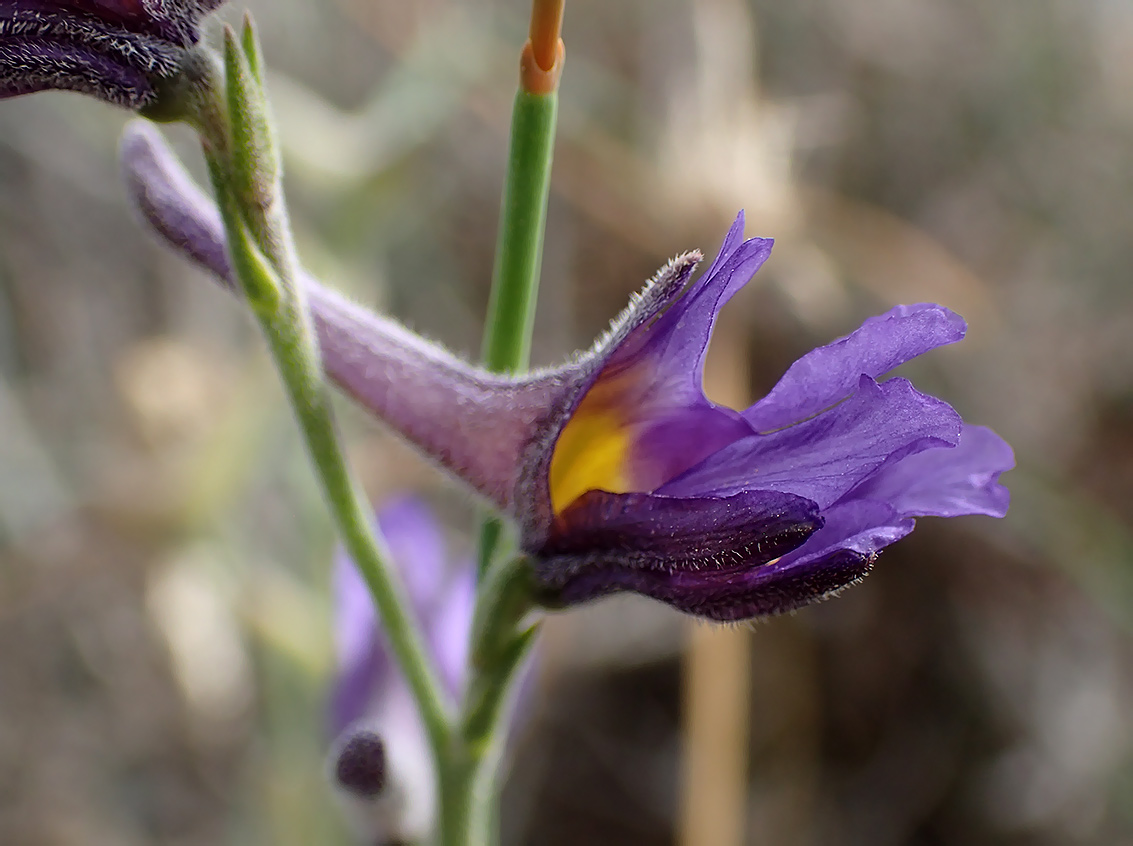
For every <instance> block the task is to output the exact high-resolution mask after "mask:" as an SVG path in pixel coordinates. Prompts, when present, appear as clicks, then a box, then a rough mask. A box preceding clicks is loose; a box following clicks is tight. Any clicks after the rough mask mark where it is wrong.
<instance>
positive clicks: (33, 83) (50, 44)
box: [0, 38, 153, 108]
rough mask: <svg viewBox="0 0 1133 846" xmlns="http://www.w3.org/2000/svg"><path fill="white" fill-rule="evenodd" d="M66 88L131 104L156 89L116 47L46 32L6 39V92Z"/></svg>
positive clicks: (0, 49) (0, 58)
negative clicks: (93, 46) (113, 49)
mask: <svg viewBox="0 0 1133 846" xmlns="http://www.w3.org/2000/svg"><path fill="white" fill-rule="evenodd" d="M49 88H64V89H67V90H69V91H78V92H80V93H83V94H91V95H93V96H96V97H100V98H101V99H103V100H107V101H109V102H112V103H114V104H116V105H119V106H124V107H126V108H138V107H140V106H141V105H143V104H144V103H145V102H146V101H147V100H148V99H149V98H150V97H151V96H152V95H153V83H152V81H151V79H150V78H149V77H148V76H147V75H146V73H145V72H144V71H143V70H142V69H140V68H139V67H137V66H136V65H134V64H131V63H129V62H127V61H125V60H124V59H122V58H120V57H119V56H118V55H117V54H116V53H114V52H111V51H107V52H105V53H99V52H96V51H94V50H92V49H89V48H87V47H85V46H84V45H81V44H68V43H59V42H57V41H51V40H47V39H43V38H22V39H19V40H16V41H14V40H10V39H7V38H3V39H0V98H5V97H16V96H19V95H22V94H33V93H35V92H36V91H45V90H47V89H49Z"/></svg>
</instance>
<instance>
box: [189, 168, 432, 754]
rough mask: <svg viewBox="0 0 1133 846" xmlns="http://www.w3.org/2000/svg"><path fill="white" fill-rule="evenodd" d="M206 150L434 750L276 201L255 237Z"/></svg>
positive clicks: (259, 308) (396, 603) (237, 261)
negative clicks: (261, 249)
mask: <svg viewBox="0 0 1133 846" xmlns="http://www.w3.org/2000/svg"><path fill="white" fill-rule="evenodd" d="M205 155H206V158H207V159H208V164H209V172H210V176H211V177H212V182H213V187H214V189H215V191H216V195H217V198H218V201H219V204H220V209H221V215H222V217H223V219H224V225H225V229H226V231H227V234H228V239H229V251H230V253H231V255H232V261H233V269H234V271H235V273H236V275H237V276H238V277H239V278H240V280H241V282H242V283H243V286H244V289H245V291H247V292H248V295H249V300H250V301H251V302H252V305H253V308H254V311H255V312H256V314H257V316H258V317H259V319H260V324H261V326H262V328H263V331H264V335H265V337H266V338H267V341H268V345H269V347H270V348H271V352H272V356H273V358H274V359H275V363H276V366H277V368H278V369H279V373H280V376H281V378H282V379H283V382H284V385H285V386H286V388H287V392H288V394H289V397H290V399H291V405H292V407H293V409H294V410H295V414H296V416H297V417H298V419H299V424H300V427H301V428H302V431H303V435H304V438H305V440H306V443H307V448H308V450H309V452H310V454H311V458H312V461H313V462H314V465H315V468H316V470H317V472H318V476H319V480H320V482H321V483H322V487H323V491H324V493H325V495H326V498H327V501H328V503H329V505H330V509H331V513H332V515H333V517H334V520H335V523H336V524H337V526H338V529H339V531H340V533H341V535H342V539H343V544H344V546H345V547H346V551H347V552H348V553H349V554H350V556H351V558H353V560H354V562H355V564H356V565H357V566H358V569H359V571H360V572H361V574H362V576H363V578H364V579H365V581H366V584H367V586H368V587H369V589H370V592H371V594H372V595H373V599H374V604H375V605H376V607H377V609H378V612H379V614H380V615H381V619H382V627H383V630H384V631H385V633H386V636H387V637H388V638H389V643H390V647H391V649H392V651H393V653H394V655H395V657H396V658H397V661H398V664H399V666H400V667H401V669H402V671H403V672H404V673H405V677H406V680H407V681H408V684H409V687H410V689H411V691H412V693H413V695H414V698H415V699H416V701H417V705H418V708H419V709H420V712H421V718H422V722H423V723H424V726H425V729H426V732H427V733H428V736H429V739H430V742H431V744H432V746H433V748H434V750H436V751H437V753H438V755H439V754H440V751H441V750H443V749H444V748H445V747H446V746H447V745H448V742H449V738H450V736H451V729H450V723H449V718H448V714H447V708H446V706H445V702H444V698H443V696H442V694H441V692H440V691H441V689H442V688H441V686H440V683H439V680H438V677H437V674H436V672H435V670H434V669H433V667H432V665H431V663H430V661H429V659H428V658H427V652H426V650H425V648H424V643H423V639H422V637H421V634H420V630H419V628H418V625H417V623H416V621H415V619H414V618H413V617H412V616H411V615H410V614H409V613H408V611H407V610H406V609H407V608H408V607H409V604H408V600H407V598H406V596H405V591H404V589H403V587H402V585H401V583H400V582H399V580H398V579H397V578H396V576H395V575H394V572H393V570H392V568H391V567H390V565H389V564H388V563H387V562H389V561H390V555H389V552H388V550H387V549H386V546H385V543H384V541H383V540H382V538H381V537H380V536H379V535H377V534H376V533H375V531H374V527H373V523H372V520H371V515H370V509H369V507H368V505H366V504H364V503H366V499H365V497H364V495H363V494H362V492H361V487H360V486H359V485H358V484H357V483H356V482H355V480H354V478H353V476H352V475H351V473H350V470H349V468H348V466H347V463H346V459H345V457H344V455H343V453H342V450H341V447H340V445H339V439H338V436H337V427H336V426H335V422H334V418H333V414H332V411H331V406H330V398H329V394H328V391H327V388H326V383H325V381H324V378H323V372H322V365H321V362H320V358H319V351H318V347H317V345H316V344H315V342H314V335H313V333H312V332H311V329H310V318H309V316H308V310H307V308H306V302H305V297H304V294H303V290H302V286H300V285H297V284H294V280H295V278H296V273H297V267H296V263H295V259H294V250H293V247H292V246H291V237H290V233H289V231H288V228H287V224H286V219H285V218H284V217H283V214H282V203H276V207H275V208H274V209H272V210H270V211H269V212H268V213H267V214H266V215H265V217H266V218H267V225H266V230H267V231H266V232H265V233H262V234H263V235H265V236H266V237H263V238H257V239H255V240H256V241H258V242H259V243H258V244H257V243H254V242H253V239H252V238H251V237H250V233H249V230H248V228H247V226H246V224H245V222H244V220H243V216H242V215H241V213H240V210H239V209H238V208H237V206H236V202H235V200H234V198H233V196H232V192H231V190H230V187H229V184H228V176H227V170H226V168H225V166H224V164H223V162H221V161H220V160H219V159H218V158H217V157H216V156H214V155H212V154H211V153H210V151H209V149H208V148H207V146H206V151H205ZM259 247H266V249H265V250H264V252H265V253H266V255H263V254H262V253H260V254H259V258H261V259H266V261H257V253H259ZM273 276H274V277H275V278H273ZM273 288H274V289H275V290H276V291H278V293H279V297H278V299H277V300H274V301H272V300H271V298H265V297H264V292H265V291H270V290H272V289H273Z"/></svg>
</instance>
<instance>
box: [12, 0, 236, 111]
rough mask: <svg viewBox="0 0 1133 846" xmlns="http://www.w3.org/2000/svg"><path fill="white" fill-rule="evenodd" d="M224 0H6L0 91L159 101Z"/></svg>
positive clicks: (135, 104)
mask: <svg viewBox="0 0 1133 846" xmlns="http://www.w3.org/2000/svg"><path fill="white" fill-rule="evenodd" d="M222 2H224V0H0V98H2V97H13V96H16V95H19V94H30V93H32V92H35V91H42V90H45V89H49V88H59V89H66V90H70V91H78V92H81V93H84V94H91V95H94V96H96V97H99V98H101V99H103V100H107V101H108V102H111V103H114V104H116V105H120V106H125V107H126V108H129V109H140V108H143V107H145V106H149V105H152V104H153V103H154V101H155V99H156V97H157V90H156V89H157V86H159V85H160V84H161V83H162V81H164V80H168V79H171V78H173V77H175V76H177V75H178V74H179V73H180V72H181V71H182V66H183V62H184V59H185V56H186V54H187V51H188V50H189V49H190V48H191V47H193V46H194V45H195V44H196V43H197V41H198V40H199V39H200V29H199V26H200V20H201V18H202V17H203V16H204V15H206V14H208V13H209V12H211V11H212V10H214V9H216V8H217V7H218V6H220V5H221V3H222Z"/></svg>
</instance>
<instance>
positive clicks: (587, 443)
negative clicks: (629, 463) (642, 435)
mask: <svg viewBox="0 0 1133 846" xmlns="http://www.w3.org/2000/svg"><path fill="white" fill-rule="evenodd" d="M579 412H581V409H579ZM628 451H629V434H628V433H627V432H626V429H625V427H624V426H623V425H622V423H621V420H620V419H619V415H617V414H614V413H613V412H612V411H610V410H606V411H603V412H600V413H597V414H585V413H575V415H574V416H573V417H572V418H571V419H570V422H569V423H567V425H566V427H565V428H564V429H563V431H562V434H560V435H559V440H558V443H557V444H555V453H554V455H552V456H551V508H552V509H553V510H554V512H555V514H560V513H562V510H563V509H564V508H566V507H567V506H568V505H570V504H571V503H572V502H574V501H575V500H576V499H578V497H580V496H582V495H583V494H584V493H586V492H587V491H589V490H594V489H596V488H597V489H601V490H604V491H609V492H610V493H624V492H626V491H627V490H629V482H628V479H627V475H628V474H627V473H626V470H625V459H626V454H627V453H628Z"/></svg>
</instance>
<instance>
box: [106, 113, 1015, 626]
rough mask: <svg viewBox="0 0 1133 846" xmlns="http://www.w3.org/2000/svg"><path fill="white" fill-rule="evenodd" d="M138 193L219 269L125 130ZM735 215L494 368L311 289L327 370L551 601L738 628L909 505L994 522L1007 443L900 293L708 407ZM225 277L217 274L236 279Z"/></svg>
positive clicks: (825, 579) (743, 262) (851, 552)
mask: <svg viewBox="0 0 1133 846" xmlns="http://www.w3.org/2000/svg"><path fill="white" fill-rule="evenodd" d="M122 149H123V162H124V167H125V171H126V175H127V179H128V181H129V184H130V187H131V190H132V193H133V195H134V197H135V200H136V202H137V203H138V206H139V207H140V209H141V210H142V213H143V214H144V215H145V217H146V219H147V220H149V221H150V222H151V223H152V224H153V226H154V227H155V228H156V229H157V231H158V232H160V233H161V234H162V235H163V236H164V237H165V238H166V239H167V240H169V241H170V243H172V244H173V245H174V246H175V247H177V248H178V249H180V250H182V251H183V252H185V253H187V254H188V255H189V256H191V257H192V258H194V259H195V260H197V261H198V262H200V263H202V264H203V265H205V266H206V267H208V268H209V269H211V270H212V271H213V272H214V273H216V274H217V275H218V276H219V277H221V278H222V279H225V280H230V277H231V271H230V268H229V265H228V260H227V257H226V255H225V253H224V248H223V244H224V241H223V235H222V232H223V230H222V228H221V226H220V222H219V219H218V216H217V213H216V210H215V208H213V207H212V206H211V204H210V203H209V202H208V201H207V200H205V199H204V198H203V197H202V196H201V195H200V193H199V191H197V190H196V188H195V187H194V186H193V185H192V184H191V182H190V181H189V179H188V178H187V177H186V176H185V174H184V172H183V170H181V169H180V168H179V166H178V165H177V164H176V162H175V160H174V159H173V157H172V156H171V154H170V153H169V152H168V149H167V148H165V147H164V146H163V142H162V141H161V140H160V138H159V137H158V136H157V135H156V134H155V133H153V132H152V131H150V130H147V129H145V128H136V129H132V130H131V131H130V132H129V133H128V134H127V137H126V138H125V140H124V143H123V148H122ZM770 250H771V242H770V241H769V240H764V239H758V238H754V239H750V240H746V241H745V240H744V239H743V215H742V214H741V215H740V216H739V217H738V218H737V220H736V222H735V224H734V225H733V227H732V229H731V230H730V231H729V233H728V235H727V238H726V239H725V241H724V245H723V247H722V249H721V251H720V254H719V256H717V258H716V260H715V261H714V262H713V263H712V265H711V267H709V269H708V270H707V272H705V273H704V274H703V275H702V276H701V277H700V278H699V279H697V280H696V281H695V282H692V283H691V284H690V280H691V278H692V273H693V269H694V267H695V265H696V262H697V261H698V259H699V258H700V256H699V255H698V254H686V255H683V256H680V257H678V258H676V259H674V260H673V261H672V262H670V263H669V264H668V265H667V266H666V267H664V268H663V269H662V270H661V271H660V272H659V273H658V274H657V276H656V277H655V278H654V279H653V280H652V281H651V282H650V283H649V285H648V286H647V287H646V289H645V290H644V291H643V292H642V293H641V294H640V295H638V296H636V297H634V299H633V301H632V302H631V303H630V306H629V307H628V308H627V309H626V311H625V312H624V313H623V314H622V315H621V316H620V317H619V318H618V319H617V320H616V321H614V324H613V326H612V327H611V329H610V331H609V332H608V333H607V334H606V335H605V336H604V337H603V338H601V339H599V341H598V342H597V343H596V344H595V345H594V346H593V347H592V348H591V349H589V350H588V351H586V352H584V353H581V354H579V355H578V356H576V357H575V358H574V359H572V360H571V361H569V362H568V363H566V364H564V365H562V366H561V367H558V368H553V369H549V370H544V371H538V372H536V373H533V374H530V375H525V376H514V377H513V376H502V375H499V374H493V373H487V372H485V371H483V370H480V369H478V368H476V367H473V366H471V365H469V364H467V363H465V362H463V361H461V360H460V359H459V358H457V357H455V356H453V355H451V354H450V353H448V352H447V351H445V350H443V349H441V348H440V347H438V346H436V345H434V344H431V343H429V342H427V341H425V340H424V339H422V338H420V337H419V336H417V335H414V334H413V333H411V332H409V331H408V330H406V329H405V328H404V327H402V326H400V325H399V324H397V323H396V322H394V321H392V320H389V319H388V318H385V317H383V316H381V315H376V314H373V313H371V312H369V311H367V310H365V309H362V308H359V307H357V306H355V305H353V304H351V303H349V302H347V301H345V300H344V299H342V298H341V297H339V296H337V295H336V294H334V293H333V292H331V291H328V290H327V289H325V288H323V287H322V286H320V285H319V284H318V283H317V282H315V281H314V280H307V285H308V292H309V295H310V302H311V309H312V311H313V314H314V318H315V324H316V328H317V331H318V336H319V341H320V344H321V346H322V350H323V355H324V363H325V366H326V369H327V372H328V374H329V375H330V376H331V377H332V378H333V379H334V380H335V381H336V382H337V383H338V384H339V385H340V386H341V387H342V388H343V389H344V390H345V391H346V392H347V393H349V394H350V395H351V396H353V397H354V398H355V399H356V400H358V402H360V403H361V404H362V405H364V406H365V407H367V408H368V409H370V410H371V411H372V412H373V413H374V414H376V415H377V416H378V417H380V418H381V419H383V420H384V421H385V422H386V423H388V424H389V425H390V426H392V427H393V428H395V429H396V430H398V431H399V432H401V433H402V434H403V435H404V436H405V437H406V438H408V439H409V440H410V441H412V442H413V443H414V444H416V445H417V446H418V447H419V448H420V449H421V450H423V451H424V452H425V453H427V454H429V455H431V456H433V457H434V459H436V460H437V461H438V462H439V463H440V464H441V465H442V466H444V467H445V468H447V469H448V470H449V471H450V472H452V473H453V474H454V475H455V476H457V477H458V478H459V479H461V480H462V481H464V482H465V483H467V484H468V485H470V486H471V487H472V488H473V489H475V490H476V491H477V492H478V493H480V494H481V495H482V496H484V497H485V498H486V499H488V500H489V501H491V502H492V503H493V504H495V505H496V506H497V507H498V508H500V509H501V510H502V511H504V512H506V513H508V514H510V515H512V516H513V517H514V518H515V520H516V522H517V523H518V525H519V529H520V540H521V543H522V547H523V549H524V551H525V552H527V553H528V554H529V555H530V557H531V560H532V562H533V567H534V570H535V573H536V576H537V578H536V582H537V585H538V589H539V590H540V592H541V596H542V599H543V601H544V602H546V603H548V604H557V605H569V604H573V603H578V602H583V601H586V600H588V599H592V598H595V597H598V596H602V595H604V594H609V593H613V592H616V591H627V590H628V591H634V592H637V593H641V594H645V595H647V596H650V597H653V598H655V599H658V600H661V601H663V602H667V603H669V604H670V605H672V606H674V607H676V608H679V609H680V610H682V611H686V612H688V613H691V614H697V615H700V616H703V617H708V618H711V619H716V620H738V619H744V618H748V617H755V616H759V615H764V614H774V613H779V612H782V611H787V610H791V609H794V608H798V607H800V606H802V605H805V604H807V603H810V602H814V601H817V600H819V599H822V598H824V597H826V596H829V595H831V594H832V593H834V592H836V591H838V590H839V589H841V588H843V587H845V586H846V585H849V584H851V583H853V582H856V581H858V580H859V579H861V578H862V577H863V576H864V575H865V574H866V573H867V572H868V571H869V569H870V568H871V566H872V565H873V562H874V560H875V558H876V556H877V553H878V551H879V550H881V549H882V548H883V547H885V546H887V545H888V544H890V543H893V542H894V541H896V540H898V539H899V538H901V537H904V536H905V535H907V534H908V533H909V532H910V531H912V529H913V526H914V518H916V517H918V516H929V515H932V516H942V517H954V516H959V515H962V514H986V515H990V516H995V517H1002V516H1003V515H1004V514H1005V513H1006V511H1007V505H1008V500H1009V496H1008V492H1007V490H1006V489H1005V488H1004V487H1003V486H1002V485H1000V484H999V482H998V479H999V475H1000V474H1001V473H1002V472H1004V471H1005V470H1008V469H1010V468H1011V467H1012V466H1014V456H1013V455H1012V452H1011V448H1010V447H1009V446H1008V445H1007V444H1006V443H1005V442H1004V441H1003V440H1002V439H1001V438H999V437H998V436H997V435H996V434H995V433H993V432H992V431H991V430H989V429H986V428H982V427H978V426H969V425H966V424H964V423H963V421H961V419H960V417H959V415H958V414H957V413H956V412H955V411H954V410H953V409H952V408H951V407H950V406H949V405H947V404H946V403H944V402H942V401H940V400H938V399H935V398H933V397H930V396H927V395H925V394H922V393H920V392H918V391H917V390H915V389H914V388H913V386H912V385H911V384H910V383H909V382H908V381H906V380H905V379H900V378H893V379H889V380H887V381H885V382H881V383H879V382H878V381H876V380H877V379H879V378H880V377H882V376H884V375H885V374H887V373H888V372H889V371H890V370H892V369H894V368H895V367H897V366H898V365H900V364H902V363H904V362H906V361H908V360H910V359H912V358H915V357H916V356H918V355H921V354H922V353H925V352H927V351H929V350H931V349H934V348H936V347H938V346H942V345H944V344H950V343H954V342H956V341H958V340H960V339H961V338H962V337H963V335H964V331H965V325H964V322H963V320H961V319H960V317H958V316H957V315H955V314H953V313H952V312H951V311H949V310H948V309H946V308H943V307H941V306H938V305H929V304H922V305H915V306H899V307H897V308H894V309H892V310H890V311H889V312H887V313H886V314H884V315H881V316H880V317H874V318H871V319H869V320H867V321H866V322H865V323H864V324H863V325H862V326H861V328H860V329H858V330H857V331H856V332H854V333H853V334H851V335H848V336H847V337H845V338H842V339H840V340H838V341H835V342H833V343H831V344H829V345H827V346H825V347H820V348H818V349H816V350H813V351H812V352H810V353H808V354H806V355H805V356H803V357H802V358H801V359H799V360H798V361H797V362H795V363H794V364H793V365H792V366H791V367H790V368H789V369H788V370H787V372H786V374H784V376H783V378H782V379H781V380H780V381H779V383H778V384H777V385H776V386H775V387H774V388H773V389H772V390H771V391H770V393H768V394H767V396H765V397H764V398H763V399H761V400H759V401H758V402H756V403H755V404H754V405H752V406H751V407H750V408H748V409H746V410H745V411H737V410H733V409H730V408H724V407H721V406H718V405H715V404H714V403H712V402H710V401H709V400H708V399H707V398H706V397H705V396H704V392H703V388H702V373H703V366H704V357H705V353H706V350H707V347H708V341H709V338H710V336H711V333H712V328H713V325H714V323H715V320H716V315H717V314H718V312H719V311H720V309H721V308H722V307H723V305H724V304H725V303H726V302H727V301H728V299H729V298H730V297H731V296H732V295H733V294H734V293H735V292H736V291H738V290H739V289H740V288H741V287H743V285H744V284H746V282H747V281H748V279H750V278H751V276H752V274H754V273H755V272H756V271H757V270H758V269H759V268H760V267H761V266H762V264H763V262H764V261H765V260H766V259H767V257H768V255H769V253H770ZM229 284H230V282H229Z"/></svg>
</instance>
